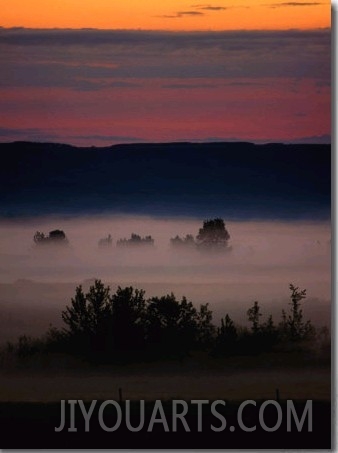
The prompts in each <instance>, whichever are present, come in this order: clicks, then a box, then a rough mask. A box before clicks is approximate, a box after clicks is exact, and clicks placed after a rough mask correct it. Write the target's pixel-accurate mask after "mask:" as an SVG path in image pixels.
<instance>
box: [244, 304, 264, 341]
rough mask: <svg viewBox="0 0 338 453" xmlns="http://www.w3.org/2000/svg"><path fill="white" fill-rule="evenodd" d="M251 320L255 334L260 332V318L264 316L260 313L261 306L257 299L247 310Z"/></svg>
mask: <svg viewBox="0 0 338 453" xmlns="http://www.w3.org/2000/svg"><path fill="white" fill-rule="evenodd" d="M247 315H248V318H249V321H250V322H251V323H252V327H251V330H252V332H253V333H254V334H257V333H258V330H259V318H260V317H261V316H262V314H261V313H260V307H259V305H258V302H257V301H255V302H254V304H253V306H252V307H251V308H249V310H248V311H247Z"/></svg>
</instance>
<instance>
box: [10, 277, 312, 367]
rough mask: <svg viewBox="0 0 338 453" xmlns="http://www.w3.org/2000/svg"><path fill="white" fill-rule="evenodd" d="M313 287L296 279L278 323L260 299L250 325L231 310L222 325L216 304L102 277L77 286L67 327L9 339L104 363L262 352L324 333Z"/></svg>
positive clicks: (26, 348)
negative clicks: (309, 308) (304, 305)
mask: <svg viewBox="0 0 338 453" xmlns="http://www.w3.org/2000/svg"><path fill="white" fill-rule="evenodd" d="M305 297H306V290H301V289H299V288H298V287H296V286H294V285H292V284H290V303H289V305H288V309H287V310H286V311H284V310H283V312H282V316H281V319H280V321H279V322H278V324H275V323H274V321H273V319H272V316H271V315H270V316H268V317H267V318H266V319H265V320H263V321H262V318H263V317H262V313H261V307H260V305H259V303H258V302H257V301H255V302H254V303H253V305H252V306H251V307H250V308H249V309H248V310H247V317H248V321H249V324H250V327H243V326H238V325H236V324H235V323H234V322H233V320H232V319H231V318H230V316H229V314H226V315H225V317H224V318H222V319H221V324H220V325H219V326H216V325H215V324H214V323H213V320H212V311H211V310H210V309H209V305H208V304H202V305H200V306H199V308H196V307H195V306H194V305H193V303H192V302H190V301H188V300H187V299H186V298H185V297H183V298H182V299H181V300H177V299H176V297H175V295H174V294H172V293H171V294H168V295H165V296H162V297H151V298H149V299H146V298H145V292H144V291H143V290H139V289H134V288H133V287H126V288H121V287H118V289H117V291H116V292H115V293H114V294H111V291H110V288H109V286H105V285H104V284H103V283H102V281H101V280H96V281H95V283H94V284H93V285H92V286H90V288H89V291H88V292H84V291H83V288H82V286H78V287H77V288H76V292H75V295H74V297H73V298H72V299H71V303H70V305H68V306H66V308H65V310H63V311H62V319H63V322H64V324H65V326H64V327H63V328H62V329H57V328H50V330H49V331H48V332H47V333H46V335H45V336H44V337H43V338H40V339H35V340H34V339H31V338H29V337H26V336H22V337H20V338H19V340H18V342H17V343H16V344H8V348H7V349H8V351H11V352H13V353H15V354H16V355H17V356H18V357H27V356H33V355H34V354H38V353H45V352H47V353H53V352H55V353H67V354H71V355H75V356H79V357H81V358H84V359H86V360H89V361H91V362H96V363H116V362H118V363H120V362H124V363H128V362H132V361H140V360H142V361H143V360H158V359H161V360H163V359H167V358H183V357H185V356H187V355H189V354H190V353H193V352H194V351H204V352H206V353H207V354H209V355H210V356H214V357H224V356H232V355H255V354H259V353H262V352H271V351H280V350H283V348H284V349H285V348H286V349H287V348H290V347H291V348H294V347H295V346H297V348H301V347H302V346H303V345H305V344H307V343H308V342H311V341H313V340H315V339H316V337H317V336H318V333H319V332H317V330H316V328H315V327H314V326H313V325H312V323H311V322H310V321H305V320H304V319H303V312H302V309H301V301H302V300H303V299H305Z"/></svg>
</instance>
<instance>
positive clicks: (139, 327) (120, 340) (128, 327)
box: [111, 286, 146, 351]
mask: <svg viewBox="0 0 338 453" xmlns="http://www.w3.org/2000/svg"><path fill="white" fill-rule="evenodd" d="M144 294H145V292H144V291H143V290H138V289H135V290H134V288H133V287H131V286H130V287H127V288H124V289H122V288H121V287H118V289H117V291H116V293H115V294H113V296H112V298H111V301H112V314H113V316H112V327H113V347H114V348H115V349H116V350H119V351H135V350H140V349H143V348H144V343H145V322H146V321H145V320H146V301H145V298H144Z"/></svg>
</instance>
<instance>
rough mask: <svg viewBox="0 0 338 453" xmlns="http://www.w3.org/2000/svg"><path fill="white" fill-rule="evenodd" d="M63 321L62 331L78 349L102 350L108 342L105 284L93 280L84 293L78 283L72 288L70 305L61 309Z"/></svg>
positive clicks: (108, 302) (109, 318)
mask: <svg viewBox="0 0 338 453" xmlns="http://www.w3.org/2000/svg"><path fill="white" fill-rule="evenodd" d="M62 319H63V321H64V322H65V324H67V326H68V330H67V329H66V333H67V334H68V336H69V337H70V339H71V340H72V341H71V343H72V345H73V346H74V347H75V349H77V351H78V352H82V353H84V354H86V353H88V352H90V351H95V352H105V351H107V349H108V347H109V346H111V344H109V343H111V333H112V323H111V321H112V303H111V297H110V288H109V286H107V287H105V286H104V284H103V283H102V282H101V280H95V283H94V285H92V286H90V288H89V291H88V293H87V294H84V292H83V289H82V286H81V285H80V286H78V287H77V288H76V293H75V297H74V298H72V299H71V305H70V307H69V306H67V307H66V310H64V311H63V312H62Z"/></svg>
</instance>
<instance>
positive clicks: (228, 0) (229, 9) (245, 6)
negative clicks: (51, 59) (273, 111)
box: [0, 0, 331, 30]
mask: <svg viewBox="0 0 338 453" xmlns="http://www.w3.org/2000/svg"><path fill="white" fill-rule="evenodd" d="M311 3H312V4H311ZM330 6H331V3H330V1H328V0H296V1H292V2H291V1H287V0H210V1H209V2H203V1H202V2H199V1H198V0H197V1H195V0H163V1H159V0H146V1H142V0H123V1H122V0H121V1H114V0H56V1H46V0H10V1H8V0H0V11H1V16H0V26H2V27H29V28H102V29H148V30H154V29H167V30H234V29H240V30H241V29H291V28H297V29H309V28H323V27H330V20H331V19H330V15H331V7H330Z"/></svg>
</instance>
